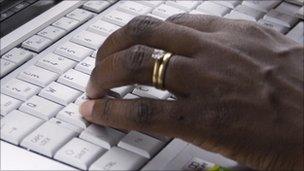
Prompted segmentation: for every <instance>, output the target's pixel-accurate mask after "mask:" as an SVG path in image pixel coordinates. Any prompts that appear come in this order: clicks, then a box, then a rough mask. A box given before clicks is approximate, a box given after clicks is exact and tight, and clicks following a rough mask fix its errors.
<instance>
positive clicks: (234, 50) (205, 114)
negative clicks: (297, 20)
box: [81, 14, 304, 170]
mask: <svg viewBox="0 0 304 171" xmlns="http://www.w3.org/2000/svg"><path fill="white" fill-rule="evenodd" d="M154 48H157V49H163V50H165V51H167V52H172V53H173V54H174V55H173V56H172V58H171V60H170V61H169V64H168V66H167V70H166V73H165V78H164V80H165V88H166V89H167V90H169V91H170V92H171V93H173V94H174V95H175V96H176V97H177V100H176V101H165V100H155V99H147V98H140V99H134V100H124V99H105V98H102V97H103V96H104V95H105V94H106V92H107V91H108V90H109V89H110V88H114V87H119V86H123V85H130V84H144V85H152V72H153V65H154V59H152V58H151V54H152V53H153V50H154ZM303 53H304V50H303V46H300V45H299V44H297V43H295V42H293V41H292V40H290V39H288V38H286V37H285V36H284V35H282V34H280V33H278V32H275V31H273V30H270V29H268V28H265V27H262V26H259V25H256V24H255V23H252V22H248V21H235V20H228V19H222V18H218V17H213V16H204V15H189V14H182V15H177V16H173V17H171V18H169V19H168V20H167V21H166V22H163V21H160V20H157V19H155V18H151V17H143V16H140V17H136V18H135V19H133V20H132V21H131V22H130V23H129V24H127V25H126V26H125V27H123V28H121V29H119V30H117V31H116V32H114V33H113V34H112V35H110V36H109V37H108V39H107V40H106V41H105V42H104V44H103V45H102V47H101V48H100V49H99V51H98V54H97V59H96V67H95V69H94V70H93V72H92V75H91V79H90V81H89V84H88V87H87V95H88V97H90V98H91V99H93V100H90V101H88V102H85V103H84V104H83V105H82V106H81V113H82V114H83V115H84V117H85V118H86V119H87V120H89V121H91V122H93V123H96V124H101V125H105V126H111V127H115V128H118V129H128V130H138V131H144V132H154V133H159V134H163V135H166V136H169V137H179V138H181V139H184V140H186V141H188V142H191V143H193V144H196V145H198V146H200V147H202V148H204V149H207V150H210V151H214V152H218V153H221V154H223V155H225V156H227V157H229V158H231V159H234V160H236V161H238V162H240V163H241V164H244V165H247V166H249V167H251V168H254V169H271V170H280V169H283V170H286V169H287V170H292V169H295V170H296V169H303V153H302V152H303Z"/></svg>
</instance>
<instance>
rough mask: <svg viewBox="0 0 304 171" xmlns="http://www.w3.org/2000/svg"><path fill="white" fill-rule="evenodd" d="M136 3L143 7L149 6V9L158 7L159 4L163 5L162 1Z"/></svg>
mask: <svg viewBox="0 0 304 171" xmlns="http://www.w3.org/2000/svg"><path fill="white" fill-rule="evenodd" d="M138 3H141V4H143V5H146V6H149V7H152V8H154V7H156V6H158V5H160V4H162V3H163V1H151V0H150V1H138Z"/></svg>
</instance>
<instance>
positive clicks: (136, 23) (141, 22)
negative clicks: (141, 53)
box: [125, 16, 161, 40]
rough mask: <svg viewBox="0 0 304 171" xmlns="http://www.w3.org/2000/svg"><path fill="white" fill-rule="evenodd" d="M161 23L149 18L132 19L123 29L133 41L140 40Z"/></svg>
mask: <svg viewBox="0 0 304 171" xmlns="http://www.w3.org/2000/svg"><path fill="white" fill-rule="evenodd" d="M160 23H161V21H160V20H158V19H156V18H153V17H150V16H138V17H135V18H133V19H132V20H131V21H130V22H129V23H128V24H127V25H126V27H125V31H126V32H127V34H128V35H130V36H131V37H132V38H133V39H136V40H140V39H142V38H143V37H147V36H148V35H149V34H151V32H152V31H153V30H154V28H156V27H157V26H158V25H159V24H160Z"/></svg>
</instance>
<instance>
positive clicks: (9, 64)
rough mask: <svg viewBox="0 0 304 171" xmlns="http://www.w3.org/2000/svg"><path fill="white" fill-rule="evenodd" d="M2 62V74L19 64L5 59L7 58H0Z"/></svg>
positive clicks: (0, 62) (0, 71) (0, 74)
mask: <svg viewBox="0 0 304 171" xmlns="http://www.w3.org/2000/svg"><path fill="white" fill-rule="evenodd" d="M0 64H1V70H0V76H1V77H2V76H4V75H6V74H8V73H9V72H11V71H12V70H14V69H15V68H17V65H16V64H15V63H13V62H11V61H8V60H5V59H2V58H1V59H0Z"/></svg>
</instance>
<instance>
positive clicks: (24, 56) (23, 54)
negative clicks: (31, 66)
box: [1, 48, 33, 69]
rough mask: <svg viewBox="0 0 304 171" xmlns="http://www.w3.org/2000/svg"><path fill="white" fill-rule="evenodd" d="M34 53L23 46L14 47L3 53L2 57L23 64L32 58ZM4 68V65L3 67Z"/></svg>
mask: <svg viewBox="0 0 304 171" xmlns="http://www.w3.org/2000/svg"><path fill="white" fill-rule="evenodd" d="M32 57H33V54H32V53H31V52H29V51H27V50H24V49H21V48H14V49H12V50H10V51H9V52H7V53H6V54H5V55H3V56H2V57H1V58H2V59H6V60H8V61H11V62H13V63H15V64H17V65H21V64H23V63H24V62H25V61H27V60H29V59H31V58H32ZM1 69H2V67H1Z"/></svg>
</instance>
